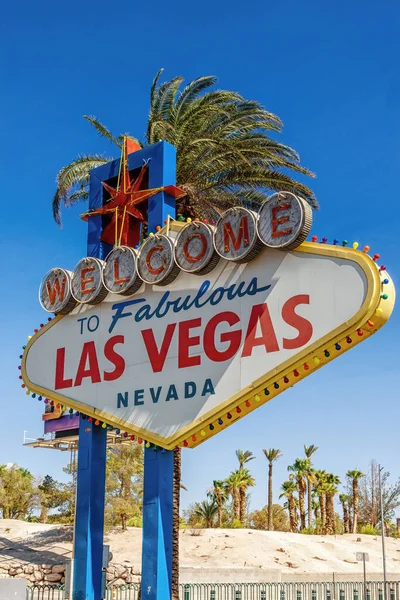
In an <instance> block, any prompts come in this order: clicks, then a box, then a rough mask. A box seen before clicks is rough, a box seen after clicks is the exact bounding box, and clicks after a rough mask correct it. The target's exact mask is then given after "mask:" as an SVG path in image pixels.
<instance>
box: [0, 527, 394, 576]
mask: <svg viewBox="0 0 400 600" xmlns="http://www.w3.org/2000/svg"><path fill="white" fill-rule="evenodd" d="M105 543H106V544H109V545H110V547H111V552H112V553H113V560H112V562H113V563H114V564H119V565H130V566H131V567H134V568H135V571H136V570H137V572H138V573H140V564H141V529H136V528H129V529H128V531H125V532H123V531H121V530H117V529H114V530H111V531H108V532H107V533H106V535H105ZM71 550H72V527H71V526H60V525H42V524H34V523H26V522H23V521H13V520H1V521H0V567H1V566H2V565H4V564H6V563H10V562H13V561H18V562H20V563H21V562H22V563H27V564H28V563H29V564H39V563H40V564H41V563H45V564H48V565H55V564H62V563H64V562H65V559H66V558H70V557H71ZM356 552H367V553H368V554H369V562H368V563H367V573H368V575H369V576H370V577H371V579H380V578H381V576H382V546H381V538H380V537H379V536H370V535H361V534H357V535H356V534H355V535H353V534H348V535H337V536H316V535H301V534H296V533H282V532H278V531H276V532H268V531H256V530H249V529H237V530H232V529H203V530H193V529H187V530H182V531H181V544H180V565H181V573H182V574H183V578H184V579H187V578H192V579H193V577H195V579H198V580H200V581H204V580H205V579H204V578H206V579H207V580H208V581H221V580H224V579H226V578H227V580H229V578H231V579H232V574H233V573H235V577H236V578H237V577H239V578H240V579H241V580H242V581H250V580H251V579H253V580H254V578H255V577H256V576H257V572H259V574H260V577H261V578H264V579H266V578H270V579H271V580H287V581H295V580H299V581H300V580H305V579H308V580H320V579H321V578H325V579H326V578H329V579H332V577H336V578H338V580H339V579H340V578H341V577H342V578H343V579H346V580H348V579H353V580H360V579H361V578H362V564H360V563H359V562H357V560H356ZM386 552H387V571H388V575H389V576H390V579H393V580H394V579H397V580H400V540H396V539H386ZM185 573H186V577H185ZM196 574H197V576H196ZM224 574H225V575H224ZM267 580H268V579H267Z"/></svg>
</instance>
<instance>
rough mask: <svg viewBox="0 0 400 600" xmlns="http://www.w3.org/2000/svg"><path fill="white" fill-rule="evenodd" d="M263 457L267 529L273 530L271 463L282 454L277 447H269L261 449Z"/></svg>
mask: <svg viewBox="0 0 400 600" xmlns="http://www.w3.org/2000/svg"><path fill="white" fill-rule="evenodd" d="M263 452H264V455H265V458H266V459H267V461H268V531H273V528H274V526H273V520H272V516H273V515H272V468H273V463H274V462H275V461H276V460H278V458H280V457H281V456H283V455H282V452H281V451H280V450H279V448H269V449H268V450H265V449H263Z"/></svg>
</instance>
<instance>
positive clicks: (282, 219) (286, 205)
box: [271, 202, 293, 238]
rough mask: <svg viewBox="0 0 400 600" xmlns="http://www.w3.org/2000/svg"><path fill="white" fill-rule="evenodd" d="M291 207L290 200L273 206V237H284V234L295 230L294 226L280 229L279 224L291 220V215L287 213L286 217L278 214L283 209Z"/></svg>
mask: <svg viewBox="0 0 400 600" xmlns="http://www.w3.org/2000/svg"><path fill="white" fill-rule="evenodd" d="M289 208H290V204H289V203H288V202H285V203H284V204H280V205H279V206H274V207H273V208H272V211H271V212H272V237H273V238H278V237H282V236H283V235H289V233H292V231H293V228H292V227H289V228H288V229H283V230H279V231H278V225H281V224H282V223H287V222H288V221H289V220H290V217H289V215H286V217H277V215H278V213H280V212H281V211H282V210H288V209H289Z"/></svg>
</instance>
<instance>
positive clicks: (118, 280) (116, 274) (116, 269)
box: [114, 258, 129, 284]
mask: <svg viewBox="0 0 400 600" xmlns="http://www.w3.org/2000/svg"><path fill="white" fill-rule="evenodd" d="M125 281H129V277H124V278H122V279H121V278H120V276H119V260H118V258H115V259H114V283H116V284H119V283H125Z"/></svg>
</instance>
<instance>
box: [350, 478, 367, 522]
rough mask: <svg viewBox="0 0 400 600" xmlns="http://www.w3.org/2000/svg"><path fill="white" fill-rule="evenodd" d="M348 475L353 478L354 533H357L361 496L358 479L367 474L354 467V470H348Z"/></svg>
mask: <svg viewBox="0 0 400 600" xmlns="http://www.w3.org/2000/svg"><path fill="white" fill-rule="evenodd" d="M346 477H349V478H350V479H351V481H352V486H353V533H357V518H358V503H359V498H360V495H359V491H358V480H359V479H361V477H365V475H364V473H361V471H359V470H358V469H353V470H352V471H347V473H346Z"/></svg>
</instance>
